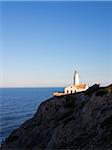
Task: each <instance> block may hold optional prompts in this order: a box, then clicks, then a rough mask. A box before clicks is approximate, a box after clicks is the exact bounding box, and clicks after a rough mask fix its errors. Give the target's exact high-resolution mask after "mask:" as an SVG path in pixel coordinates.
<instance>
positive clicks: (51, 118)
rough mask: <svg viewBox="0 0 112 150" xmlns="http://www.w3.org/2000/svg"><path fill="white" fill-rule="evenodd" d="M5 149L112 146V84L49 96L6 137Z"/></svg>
mask: <svg viewBox="0 0 112 150" xmlns="http://www.w3.org/2000/svg"><path fill="white" fill-rule="evenodd" d="M102 89H103V91H106V92H104V93H103V94H102V92H101V91H102ZM100 92H101V93H100ZM1 149H2V150H41V149H42V150H54V149H73V150H74V149H78V150H100V149H101V150H111V149H112V85H110V86H108V87H103V88H100V87H99V85H94V86H93V87H91V88H89V89H88V90H87V91H85V92H80V93H75V94H71V95H65V96H61V97H53V98H51V99H49V100H46V101H45V102H43V103H41V105H40V106H39V108H38V110H37V112H36V114H35V115H34V117H33V118H32V119H30V120H28V121H26V122H25V123H24V124H22V125H21V126H20V128H18V129H16V130H14V131H13V132H12V133H11V134H10V136H9V137H8V138H6V140H5V141H4V143H3V144H2V147H1Z"/></svg>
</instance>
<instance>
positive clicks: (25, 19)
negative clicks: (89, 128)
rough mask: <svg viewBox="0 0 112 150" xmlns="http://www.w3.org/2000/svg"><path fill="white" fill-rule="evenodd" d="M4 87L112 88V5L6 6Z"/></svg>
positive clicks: (0, 25) (0, 26)
mask: <svg viewBox="0 0 112 150" xmlns="http://www.w3.org/2000/svg"><path fill="white" fill-rule="evenodd" d="M0 7H1V11H0V13H1V15H0V16H1V18H2V19H1V20H0V35H2V36H0V41H2V42H1V44H0V49H1V50H2V51H1V52H0V55H1V57H0V58H1V59H0V64H1V65H0V68H1V69H0V75H1V77H0V87H1V86H2V87H13V86H14V87H18V86H19V87H30V86H42V87H43V86H44V87H45V86H52V87H53V86H66V85H69V84H71V83H72V78H73V73H74V70H75V69H76V70H77V71H78V72H79V74H80V81H81V82H85V83H88V84H94V83H101V84H102V85H104V84H110V83H112V2H0Z"/></svg>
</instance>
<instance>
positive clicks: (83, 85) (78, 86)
mask: <svg viewBox="0 0 112 150" xmlns="http://www.w3.org/2000/svg"><path fill="white" fill-rule="evenodd" d="M76 87H77V89H85V88H86V84H79V85H77V86H76Z"/></svg>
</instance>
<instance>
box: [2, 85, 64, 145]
mask: <svg viewBox="0 0 112 150" xmlns="http://www.w3.org/2000/svg"><path fill="white" fill-rule="evenodd" d="M54 91H63V88H0V143H1V142H2V140H4V139H5V138H6V137H7V136H8V135H9V134H10V133H11V131H12V130H14V129H15V128H18V127H19V126H20V125H21V124H22V123H23V122H24V121H26V120H27V119H29V118H31V117H32V116H33V115H34V114H35V112H36V110H37V108H38V106H39V104H40V103H41V102H42V101H44V100H46V99H48V98H50V97H52V94H53V92H54Z"/></svg>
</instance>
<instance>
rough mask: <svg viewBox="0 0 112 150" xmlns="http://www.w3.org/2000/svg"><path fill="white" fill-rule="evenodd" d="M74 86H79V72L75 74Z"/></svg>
mask: <svg viewBox="0 0 112 150" xmlns="http://www.w3.org/2000/svg"><path fill="white" fill-rule="evenodd" d="M73 85H74V86H77V85H79V74H78V72H77V71H75V72H74V78H73Z"/></svg>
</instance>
